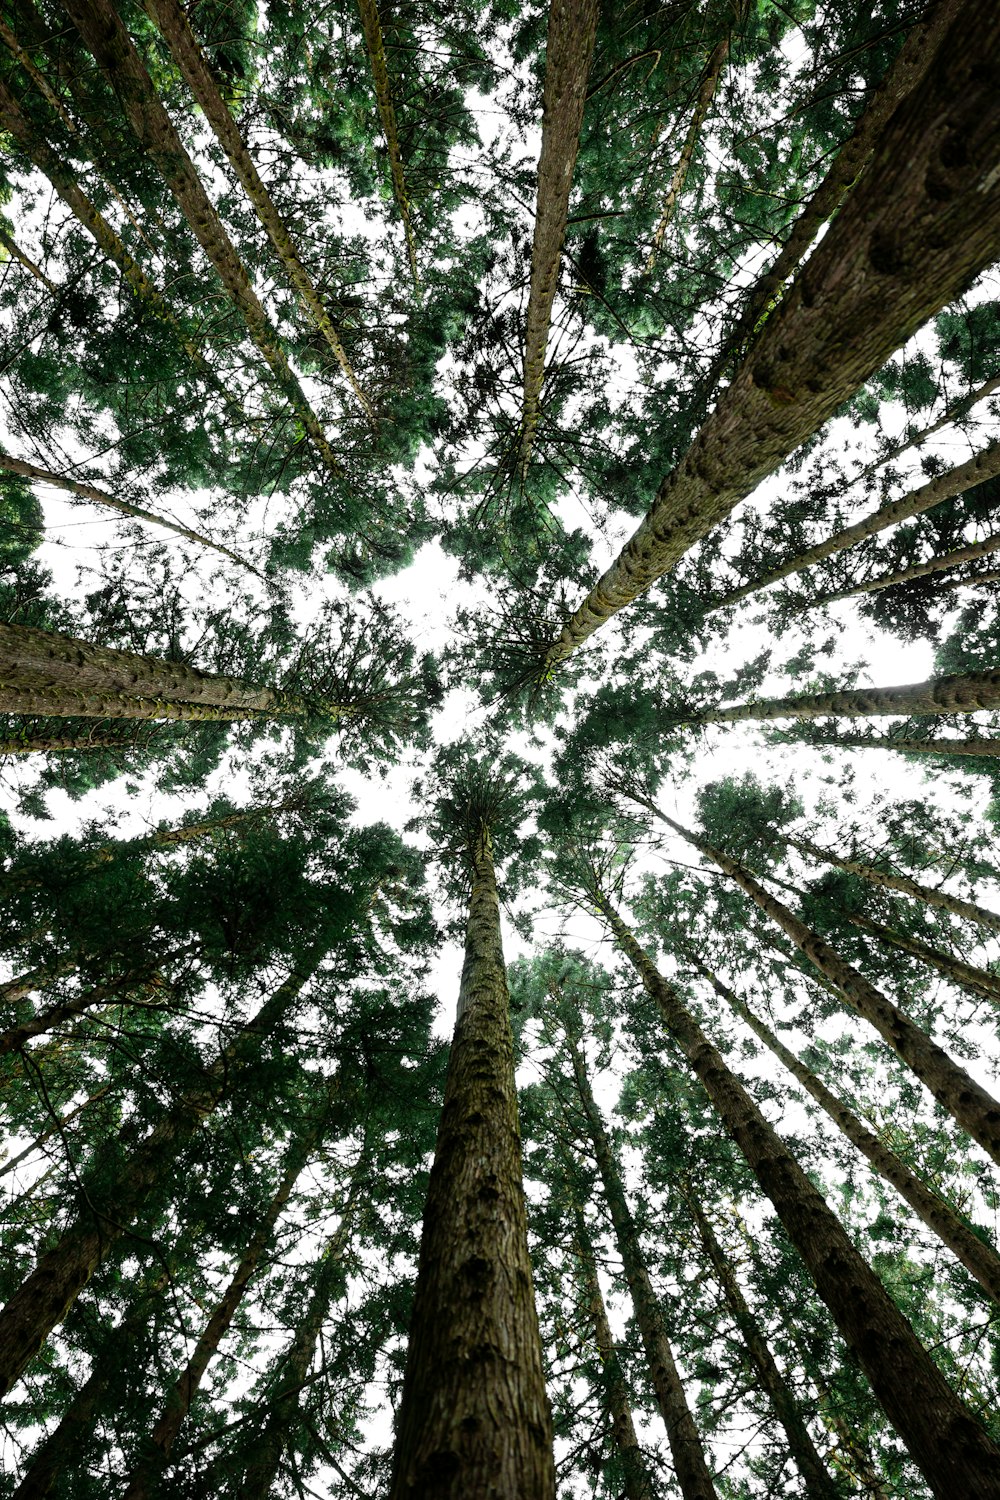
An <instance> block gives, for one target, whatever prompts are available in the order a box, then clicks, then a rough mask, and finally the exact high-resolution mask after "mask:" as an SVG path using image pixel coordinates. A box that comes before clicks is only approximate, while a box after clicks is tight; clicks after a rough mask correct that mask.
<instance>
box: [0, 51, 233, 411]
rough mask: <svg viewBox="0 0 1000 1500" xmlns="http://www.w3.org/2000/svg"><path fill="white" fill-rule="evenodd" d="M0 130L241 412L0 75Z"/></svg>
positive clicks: (203, 372) (209, 382)
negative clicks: (36, 129)
mask: <svg viewBox="0 0 1000 1500" xmlns="http://www.w3.org/2000/svg"><path fill="white" fill-rule="evenodd" d="M0 130H2V131H3V132H4V133H5V134H7V135H10V136H12V137H13V139H14V140H15V141H16V142H17V145H18V148H19V149H20V150H21V151H23V152H24V154H25V156H26V157H27V158H28V160H29V161H30V162H31V163H32V165H33V166H35V167H37V168H38V170H39V171H40V172H41V173H43V174H44V176H46V177H47V178H48V179H49V181H50V182H51V184H52V186H53V188H54V189H55V191H56V192H57V193H58V195H59V197H60V198H61V199H62V200H63V202H64V203H65V204H66V206H67V208H69V209H70V211H71V212H72V213H73V214H74V216H75V217H76V218H77V219H79V221H80V223H81V224H82V225H83V227H84V229H86V231H87V233H88V234H89V235H90V237H91V239H93V240H94V242H95V243H96V244H97V245H98V246H99V248H100V249H101V250H103V252H104V254H105V255H106V256H107V257H108V259H109V260H110V261H112V262H113V263H114V264H115V265H116V266H117V267H118V269H119V271H121V273H122V275H123V276H124V278H125V280H126V281H127V283H128V285H129V286H130V287H131V288H132V291H133V292H134V294H135V295H136V297H138V299H139V301H140V302H141V303H142V304H143V306H145V307H146V308H147V309H148V311H149V313H150V315H151V316H152V317H154V318H156V319H158V320H159V321H160V322H161V323H163V324H164V325H165V326H166V327H168V328H169V329H170V330H171V332H172V333H173V334H175V335H176V338H177V341H178V343H179V344H180V346H181V348H182V349H183V350H184V352H185V354H187V356H188V358H189V359H190V360H191V363H192V364H193V366H194V367H195V369H196V370H197V371H198V374H199V375H200V376H201V377H202V379H203V380H204V381H205V382H206V384H207V385H209V386H210V387H211V388H212V389H213V390H214V391H217V392H218V393H219V394H220V395H222V396H223V398H224V400H225V402H226V405H227V407H229V409H230V410H232V411H234V412H240V413H241V408H239V407H237V406H236V405H235V403H234V402H233V401H232V398H231V397H230V395H229V393H228V392H227V391H226V390H225V387H224V386H223V385H222V383H221V382H220V381H219V379H218V377H217V376H216V374H215V372H214V370H213V369H212V368H211V366H210V365H209V364H208V363H207V361H206V360H205V357H204V355H203V354H202V352H201V350H200V349H199V348H198V346H197V344H195V343H194V341H193V340H192V339H190V338H189V337H188V335H187V334H186V333H185V332H184V329H183V327H182V325H181V323H180V321H179V319H178V318H177V315H176V314H175V313H174V311H173V309H172V308H171V307H170V305H169V303H168V302H167V301H166V299H165V298H164V297H163V295H162V293H161V292H160V291H159V289H158V288H157V287H156V286H154V284H153V282H152V281H150V279H149V277H148V276H147V275H146V273H145V271H144V270H143V269H142V267H141V266H140V265H139V263H138V261H137V260H135V259H134V258H133V257H132V256H131V255H130V254H129V252H128V251H127V250H126V248H125V246H124V245H123V243H122V241H121V240H120V239H119V237H118V235H117V234H116V233H115V231H114V230H113V229H112V227H111V225H110V224H109V223H108V221H107V220H106V219H105V218H104V217H103V215H102V214H100V213H98V211H97V209H96V208H95V207H94V205H93V204H92V203H91V201H90V199H89V198H88V197H87V196H86V194H85V193H83V192H81V190H80V188H79V187H78V186H77V183H76V179H75V177H74V176H73V174H72V172H71V171H70V170H69V169H68V168H67V167H66V166H65V165H64V163H63V162H62V161H61V160H60V158H59V157H58V156H57V155H56V153H55V152H54V151H53V150H52V149H51V147H50V146H48V145H47V144H46V143H45V142H44V141H43V140H42V139H41V137H39V136H38V135H36V134H35V130H34V127H33V126H32V124H31V122H30V121H29V120H28V118H27V116H26V115H25V114H23V113H22V111H21V107H20V105H19V104H18V102H17V100H16V99H15V98H14V95H13V94H12V93H11V92H10V90H9V89H8V87H7V85H6V84H5V83H4V82H3V80H2V79H0ZM241 414H242V413H241Z"/></svg>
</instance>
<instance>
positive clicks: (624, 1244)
mask: <svg viewBox="0 0 1000 1500" xmlns="http://www.w3.org/2000/svg"><path fill="white" fill-rule="evenodd" d="M569 1049H570V1056H571V1058H572V1062H573V1076H574V1078H575V1080H576V1087H577V1092H578V1094H579V1096H580V1104H581V1105H582V1107H583V1113H584V1115H585V1116H586V1119H587V1126H588V1131H589V1135H590V1144H591V1146H592V1147H593V1151H594V1157H595V1160H596V1162H597V1170H598V1172H599V1173H600V1177H601V1182H602V1183H603V1186H604V1195H605V1197H606V1198H607V1200H608V1208H609V1209H610V1211H611V1222H612V1224H613V1225H614V1230H615V1242H616V1243H617V1245H618V1253H619V1255H620V1256H621V1259H622V1265H623V1267H624V1270H625V1280H626V1281H627V1282H628V1289H629V1295H630V1296H631V1298H632V1305H633V1307H634V1308H635V1316H636V1321H637V1323H638V1325H639V1332H640V1334H641V1336H642V1346H643V1348H644V1350H645V1351H646V1359H647V1362H648V1365H649V1374H650V1379H651V1380H652V1383H653V1389H654V1391H655V1392H656V1400H657V1404H658V1405H659V1408H660V1415H661V1416H662V1418H663V1423H664V1426H665V1427H666V1429H667V1441H668V1442H669V1444H670V1454H671V1457H672V1458H673V1461H674V1469H675V1471H676V1474H677V1485H678V1488H679V1489H680V1492H681V1495H682V1497H683V1500H717V1491H716V1488H715V1484H714V1482H713V1480H712V1475H711V1472H710V1471H709V1467H708V1461H707V1459H706V1456H705V1450H704V1447H703V1445H702V1441H701V1437H700V1435H699V1433H698V1428H697V1427H696V1425H695V1421H694V1418H693V1417H692V1415H691V1408H690V1407H689V1406H688V1403H687V1397H686V1395H685V1393H684V1386H683V1383H682V1381H681V1377H680V1372H679V1371H678V1369H677V1364H676V1361H675V1360H674V1353H673V1350H672V1349H671V1347H670V1339H669V1338H668V1336H667V1330H666V1326H665V1321H664V1316H663V1308H662V1305H661V1303H660V1301H659V1299H658V1297H657V1295H656V1293H655V1292H654V1291H653V1284H652V1282H651V1281H650V1279H649V1272H648V1271H647V1269H646V1262H645V1259H644V1257H643V1253H642V1246H641V1245H640V1243H639V1234H638V1231H637V1229H636V1227H635V1220H634V1219H633V1217H632V1210H631V1208H630V1207H629V1203H628V1199H627V1198H626V1196H625V1187H624V1184H623V1182H622V1179H621V1173H620V1172H619V1170H618V1163H617V1162H616V1161H615V1157H614V1152H613V1150H612V1146H611V1141H610V1139H609V1137H608V1132H607V1129H606V1128H605V1125H604V1120H603V1118H602V1116H601V1112H600V1110H599V1109H598V1107H597V1101H596V1100H595V1098H594V1095H593V1091H592V1089H591V1087H590V1079H589V1078H588V1077H587V1070H586V1067H585V1066H584V1061H583V1057H582V1055H581V1053H580V1049H579V1047H578V1046H577V1044H576V1042H575V1041H574V1040H573V1039H572V1038H569Z"/></svg>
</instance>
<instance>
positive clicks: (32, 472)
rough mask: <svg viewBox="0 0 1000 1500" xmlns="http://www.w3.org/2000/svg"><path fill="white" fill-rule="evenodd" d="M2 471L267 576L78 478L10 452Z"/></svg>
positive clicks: (0, 456) (1, 459)
mask: <svg viewBox="0 0 1000 1500" xmlns="http://www.w3.org/2000/svg"><path fill="white" fill-rule="evenodd" d="M0 469H5V470H6V471H7V473H8V474H20V475H21V477H22V478H24V479H35V480H37V481H38V482H39V483H40V484H51V485H55V486H56V488H58V489H62V490H68V491H69V492H70V494H72V495H79V496H80V498H81V499H83V500H90V501H92V502H93V503H94V504H95V505H103V506H106V507H107V508H108V509H109V510H116V511H118V513H119V514H120V515H123V516H131V517H132V519H133V520H136V521H148V522H149V523H150V524H151V525H153V526H162V527H163V528H164V529H165V530H166V531H172V532H174V533H175V534H176V535H177V536H182V537H184V538H185V539H186V540H187V541H189V542H195V543H196V544H197V545H198V546H199V547H210V548H211V550H212V551H213V552H218V553H219V554H220V555H221V556H222V557H228V558H229V561H230V562H234V563H238V564H239V566H240V567H241V568H246V569H247V570H248V571H249V572H251V573H253V574H255V575H256V576H257V577H258V578H263V576H264V575H263V573H261V571H260V569H259V568H255V567H254V566H253V564H252V563H248V562H247V561H246V560H245V558H242V557H240V555H239V554H238V553H237V552H231V551H230V549H229V548H228V547H224V546H223V545H222V543H221V542H213V541H212V539H211V537H207V536H203V535H202V533H201V532H200V531H192V530H190V528H189V527H187V526H180V525H178V523H177V522H176V521H168V520H167V518H166V516H159V515H157V514H156V512H155V511H152V510H146V509H145V508H144V507H143V506H141V505H133V504H132V503H131V502H130V501H128V500H119V499H117V498H116V497H115V496H114V495H109V494H108V493H107V491H106V490H101V489H98V488H97V486H96V485H93V484H86V483H82V482H81V481H80V480H78V479H72V478H70V476H69V475H68V474H54V473H53V472H52V471H51V470H49V469H43V468H40V467H39V465H38V464H32V463H28V462H27V461H26V460H25V459H23V458H12V457H11V456H10V455H9V454H7V453H0Z"/></svg>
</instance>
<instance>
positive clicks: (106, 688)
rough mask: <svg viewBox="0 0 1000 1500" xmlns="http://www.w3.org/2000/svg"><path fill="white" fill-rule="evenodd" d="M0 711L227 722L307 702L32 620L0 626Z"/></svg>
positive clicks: (336, 712)
mask: <svg viewBox="0 0 1000 1500" xmlns="http://www.w3.org/2000/svg"><path fill="white" fill-rule="evenodd" d="M34 705H39V706H34ZM328 709H329V712H330V715H331V717H332V718H337V717H341V716H342V715H343V714H344V713H345V712H349V710H347V709H344V708H341V707H340V706H337V705H333V704H331V705H328ZM0 711H2V712H4V713H45V714H51V715H53V716H54V717H59V716H60V715H62V716H76V715H79V716H80V717H82V718H87V717H97V718H103V719H115V718H142V719H155V718H163V719H188V718H190V719H224V720H225V719H244V718H245V719H252V718H280V717H283V716H286V715H287V716H294V715H301V714H304V713H306V712H307V705H306V704H305V703H304V702H303V701H301V700H299V699H296V698H294V697H292V696H290V695H289V694H287V693H282V692H279V691H278V690H277V689H275V688H262V687H254V686H252V685H251V684H250V683H247V682H243V681H241V680H240V679H239V678H238V677H222V676H219V675H216V674H213V673H210V672H202V671H199V670H198V668H197V667H189V666H187V665H186V664H185V663H184V662H175V661H165V660H163V659H162V658H161V657H156V656H139V655H137V654H136V653H135V652H132V651H118V650H115V649H114V648H113V647H111V646H93V645H91V644H89V642H87V641H81V640H77V639H76V638H75V637H73V636H68V635H57V634H56V633H55V632H54V631H50V630H36V629H35V628H34V627H32V626H29V625H0Z"/></svg>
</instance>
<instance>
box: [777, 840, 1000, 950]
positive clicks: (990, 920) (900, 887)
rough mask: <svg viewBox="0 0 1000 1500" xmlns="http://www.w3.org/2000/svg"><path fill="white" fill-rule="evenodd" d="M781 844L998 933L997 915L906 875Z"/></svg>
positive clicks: (808, 846) (807, 846)
mask: <svg viewBox="0 0 1000 1500" xmlns="http://www.w3.org/2000/svg"><path fill="white" fill-rule="evenodd" d="M784 841H785V843H786V844H788V845H790V847H791V848H792V849H797V850H798V851H799V853H800V854H805V855H808V856H809V857H810V858H811V859H817V860H820V861H821V862H823V863H825V864H828V865H833V866H834V867H835V868H836V869H838V870H846V871H847V872H848V874H850V875H857V876H858V877H859V878H860V879H861V880H866V881H867V882H868V884H869V885H874V886H878V888H879V889H880V890H886V891H900V892H901V893H902V894H903V895H904V896H912V897H913V899H914V900H915V901H923V902H924V904H925V905H926V906H933V907H936V908H937V909H938V910H939V911H948V912H951V914H952V916H955V917H963V918H964V919H965V920H966V921H967V922H977V923H978V924H979V926H980V927H985V928H987V929H988V930H989V931H990V932H996V933H1000V912H995V911H990V910H989V908H988V907H986V906H979V905H977V903H976V902H975V901H963V900H962V898H961V897H960V896H952V895H950V894H949V893H948V892H947V891H942V890H940V889H934V888H932V887H931V886H927V885H920V883H919V882H918V881H916V880H911V879H910V877H909V876H908V875H891V874H889V873H888V872H887V871H885V870H877V869H875V868H874V866H873V865H866V864H863V863H862V862H861V861H860V860H856V859H844V858H843V856H842V855H839V854H834V853H833V852H832V851H831V850H830V849H821V848H820V847H819V846H818V844H814V843H813V842H812V840H811V839H805V838H791V837H789V836H788V835H785V836H784Z"/></svg>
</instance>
